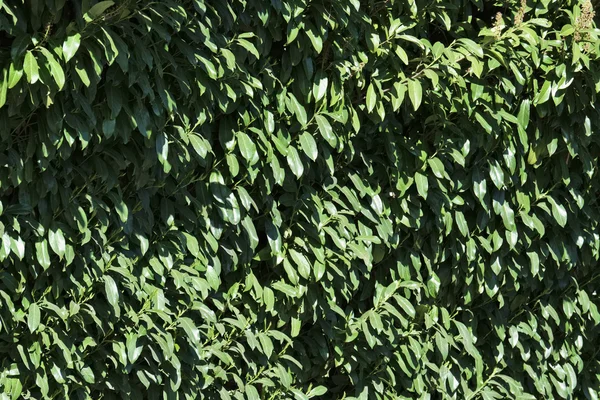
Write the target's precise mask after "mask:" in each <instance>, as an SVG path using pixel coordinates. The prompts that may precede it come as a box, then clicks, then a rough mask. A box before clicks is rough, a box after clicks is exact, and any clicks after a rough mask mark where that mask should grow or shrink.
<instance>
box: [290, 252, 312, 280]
mask: <svg viewBox="0 0 600 400" xmlns="http://www.w3.org/2000/svg"><path fill="white" fill-rule="evenodd" d="M289 252H290V256H291V257H292V260H294V263H296V266H297V267H298V273H299V274H300V276H301V277H303V278H304V279H309V278H310V270H311V265H310V262H309V261H308V259H307V258H306V257H305V256H304V254H301V253H299V252H297V251H296V250H294V249H290V250H289Z"/></svg>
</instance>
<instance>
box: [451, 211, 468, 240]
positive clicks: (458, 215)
mask: <svg viewBox="0 0 600 400" xmlns="http://www.w3.org/2000/svg"><path fill="white" fill-rule="evenodd" d="M454 217H455V219H456V225H457V226H458V230H459V231H460V233H461V234H462V235H463V236H465V237H467V236H469V225H468V224H467V220H466V219H465V215H464V214H463V213H462V212H461V211H455V212H454Z"/></svg>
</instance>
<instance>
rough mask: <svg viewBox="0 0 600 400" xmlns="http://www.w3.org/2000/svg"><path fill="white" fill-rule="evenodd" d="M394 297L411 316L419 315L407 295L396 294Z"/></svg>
mask: <svg viewBox="0 0 600 400" xmlns="http://www.w3.org/2000/svg"><path fill="white" fill-rule="evenodd" d="M394 299H396V301H397V302H398V305H399V306H400V307H401V308H402V309H403V310H404V312H405V313H406V314H407V315H408V316H409V317H411V318H414V317H415V316H416V315H417V312H416V311H415V308H414V307H413V305H412V304H411V303H410V301H408V300H407V299H406V298H405V297H402V296H400V295H399V294H395V295H394Z"/></svg>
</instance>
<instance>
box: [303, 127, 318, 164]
mask: <svg viewBox="0 0 600 400" xmlns="http://www.w3.org/2000/svg"><path fill="white" fill-rule="evenodd" d="M300 146H301V147H302V150H303V151H304V154H306V156H307V157H308V158H310V159H311V160H313V161H316V159H317V156H318V155H319V152H318V149H317V142H315V138H314V137H313V135H311V134H310V133H308V132H303V133H302V134H301V135H300Z"/></svg>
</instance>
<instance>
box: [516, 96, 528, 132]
mask: <svg viewBox="0 0 600 400" xmlns="http://www.w3.org/2000/svg"><path fill="white" fill-rule="evenodd" d="M530 107H531V101H529V100H523V101H522V102H521V106H520V107H519V114H518V116H517V119H518V121H519V126H520V127H521V128H523V129H527V126H529V110H530Z"/></svg>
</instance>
